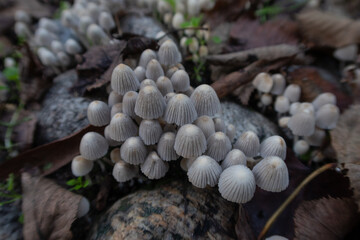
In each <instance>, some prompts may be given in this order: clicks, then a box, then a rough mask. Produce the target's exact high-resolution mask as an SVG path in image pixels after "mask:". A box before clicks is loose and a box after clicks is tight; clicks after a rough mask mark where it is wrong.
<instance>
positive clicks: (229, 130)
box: [226, 124, 236, 142]
mask: <svg viewBox="0 0 360 240" xmlns="http://www.w3.org/2000/svg"><path fill="white" fill-rule="evenodd" d="M235 135H236V128H235V126H234V125H233V124H229V125H227V126H226V136H228V138H229V139H230V142H232V141H234V138H235Z"/></svg>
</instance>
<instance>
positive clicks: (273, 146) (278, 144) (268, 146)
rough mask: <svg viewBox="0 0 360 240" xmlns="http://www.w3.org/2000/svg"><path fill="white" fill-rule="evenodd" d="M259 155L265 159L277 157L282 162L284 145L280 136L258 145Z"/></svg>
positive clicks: (272, 137) (284, 154)
mask: <svg viewBox="0 0 360 240" xmlns="http://www.w3.org/2000/svg"><path fill="white" fill-rule="evenodd" d="M260 155H261V156H262V157H263V158H265V157H268V156H278V157H279V158H281V159H282V160H285V158H286V143H285V140H284V139H283V138H282V137H280V136H271V137H268V138H266V139H265V140H264V141H263V142H262V143H261V145H260Z"/></svg>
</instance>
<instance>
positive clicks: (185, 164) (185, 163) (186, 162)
mask: <svg viewBox="0 0 360 240" xmlns="http://www.w3.org/2000/svg"><path fill="white" fill-rule="evenodd" d="M195 160H196V157H195V158H183V159H181V161H180V167H181V169H182V170H184V171H185V172H187V171H188V170H189V168H190V167H191V165H192V164H193V163H194V162H195Z"/></svg>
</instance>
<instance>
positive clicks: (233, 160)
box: [221, 149, 246, 170]
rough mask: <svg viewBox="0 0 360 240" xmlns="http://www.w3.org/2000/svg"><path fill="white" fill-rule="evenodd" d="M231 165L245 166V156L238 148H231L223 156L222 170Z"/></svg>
mask: <svg viewBox="0 0 360 240" xmlns="http://www.w3.org/2000/svg"><path fill="white" fill-rule="evenodd" d="M233 165H244V166H246V156H245V154H244V153H243V152H242V151H240V150H239V149H233V150H231V151H230V152H229V153H228V154H227V155H226V157H225V159H224V161H223V162H222V163H221V167H222V169H223V170H225V169H226V168H228V167H230V166H233Z"/></svg>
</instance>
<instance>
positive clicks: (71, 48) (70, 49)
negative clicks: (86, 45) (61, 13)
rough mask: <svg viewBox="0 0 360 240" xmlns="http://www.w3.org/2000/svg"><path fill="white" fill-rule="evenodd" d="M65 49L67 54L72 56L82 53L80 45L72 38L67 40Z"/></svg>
mask: <svg viewBox="0 0 360 240" xmlns="http://www.w3.org/2000/svg"><path fill="white" fill-rule="evenodd" d="M65 49H66V52H67V53H69V54H73V55H75V54H78V53H80V52H81V51H82V48H81V46H80V44H79V43H78V42H77V41H76V40H74V39H72V38H69V39H68V40H66V42H65Z"/></svg>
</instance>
